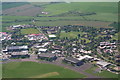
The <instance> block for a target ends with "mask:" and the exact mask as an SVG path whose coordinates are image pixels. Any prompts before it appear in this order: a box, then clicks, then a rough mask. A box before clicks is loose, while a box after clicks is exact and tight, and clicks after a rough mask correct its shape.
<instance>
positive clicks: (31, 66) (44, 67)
mask: <svg viewBox="0 0 120 80" xmlns="http://www.w3.org/2000/svg"><path fill="white" fill-rule="evenodd" d="M83 77H85V76H84V75H82V74H79V73H77V72H74V71H72V70H69V69H66V68H63V67H59V66H55V65H52V64H39V63H35V62H11V63H7V64H3V78H83Z"/></svg>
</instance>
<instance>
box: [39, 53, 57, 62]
mask: <svg viewBox="0 0 120 80" xmlns="http://www.w3.org/2000/svg"><path fill="white" fill-rule="evenodd" d="M38 59H41V60H46V61H50V62H52V61H55V60H56V59H57V56H56V55H55V54H52V53H41V54H39V55H38Z"/></svg>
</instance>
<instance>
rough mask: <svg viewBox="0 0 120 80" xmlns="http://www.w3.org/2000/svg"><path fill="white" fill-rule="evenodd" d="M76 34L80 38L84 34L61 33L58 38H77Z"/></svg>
mask: <svg viewBox="0 0 120 80" xmlns="http://www.w3.org/2000/svg"><path fill="white" fill-rule="evenodd" d="M78 34H80V35H81V36H82V35H83V34H85V33H84V32H73V31H72V32H67V33H66V32H61V33H60V38H64V37H68V38H76V37H78Z"/></svg>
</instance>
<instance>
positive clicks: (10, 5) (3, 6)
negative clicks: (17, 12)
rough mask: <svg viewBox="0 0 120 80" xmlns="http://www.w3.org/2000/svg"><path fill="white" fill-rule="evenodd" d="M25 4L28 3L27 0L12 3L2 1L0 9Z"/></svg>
mask: <svg viewBox="0 0 120 80" xmlns="http://www.w3.org/2000/svg"><path fill="white" fill-rule="evenodd" d="M25 4H29V3H27V2H13V3H12V2H11V3H8V2H4V3H2V9H3V10H5V9H9V8H13V7H18V6H22V5H25Z"/></svg>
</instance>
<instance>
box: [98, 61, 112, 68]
mask: <svg viewBox="0 0 120 80" xmlns="http://www.w3.org/2000/svg"><path fill="white" fill-rule="evenodd" d="M97 64H99V65H101V66H103V67H105V66H107V65H109V64H110V63H108V62H105V61H98V62H97Z"/></svg>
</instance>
